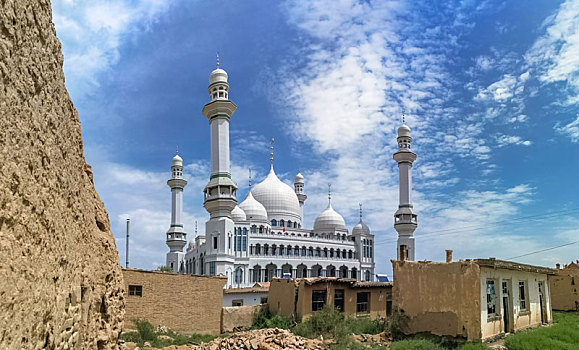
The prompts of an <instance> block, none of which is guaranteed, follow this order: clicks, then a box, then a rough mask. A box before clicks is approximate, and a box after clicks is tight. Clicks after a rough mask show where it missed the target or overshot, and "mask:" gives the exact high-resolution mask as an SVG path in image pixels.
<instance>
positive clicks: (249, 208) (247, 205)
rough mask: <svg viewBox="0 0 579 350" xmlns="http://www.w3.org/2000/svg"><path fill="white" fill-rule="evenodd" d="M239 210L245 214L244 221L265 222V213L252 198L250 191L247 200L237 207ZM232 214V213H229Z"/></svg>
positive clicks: (262, 207)
mask: <svg viewBox="0 0 579 350" xmlns="http://www.w3.org/2000/svg"><path fill="white" fill-rule="evenodd" d="M239 208H241V210H243V211H244V212H245V220H252V221H267V211H266V210H265V208H264V206H263V205H262V204H261V203H259V202H258V201H256V200H255V198H253V195H252V194H251V191H250V192H249V193H248V194H247V198H245V200H244V201H243V202H241V204H240V205H239ZM231 213H232V214H233V211H232V212H231Z"/></svg>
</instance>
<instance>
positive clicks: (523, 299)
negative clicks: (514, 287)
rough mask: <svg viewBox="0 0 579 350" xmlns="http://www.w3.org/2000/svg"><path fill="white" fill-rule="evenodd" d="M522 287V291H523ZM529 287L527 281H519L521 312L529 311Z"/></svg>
mask: <svg viewBox="0 0 579 350" xmlns="http://www.w3.org/2000/svg"><path fill="white" fill-rule="evenodd" d="M521 287H522V288H523V289H522V293H521ZM528 296H529V288H528V284H527V281H519V308H520V312H527V311H529V302H528V301H529V298H528Z"/></svg>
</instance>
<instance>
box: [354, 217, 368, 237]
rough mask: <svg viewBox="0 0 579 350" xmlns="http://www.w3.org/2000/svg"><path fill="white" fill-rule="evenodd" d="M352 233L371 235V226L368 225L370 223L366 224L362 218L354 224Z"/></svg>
mask: <svg viewBox="0 0 579 350" xmlns="http://www.w3.org/2000/svg"><path fill="white" fill-rule="evenodd" d="M352 234H353V235H369V234H370V228H369V227H368V225H366V224H365V223H364V222H363V221H362V219H360V222H359V223H358V224H357V225H356V226H354V228H353V229H352Z"/></svg>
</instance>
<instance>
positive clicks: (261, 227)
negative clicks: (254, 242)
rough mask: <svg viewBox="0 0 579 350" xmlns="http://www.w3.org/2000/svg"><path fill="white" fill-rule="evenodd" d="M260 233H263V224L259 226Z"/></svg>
mask: <svg viewBox="0 0 579 350" xmlns="http://www.w3.org/2000/svg"><path fill="white" fill-rule="evenodd" d="M259 233H263V225H261V226H259Z"/></svg>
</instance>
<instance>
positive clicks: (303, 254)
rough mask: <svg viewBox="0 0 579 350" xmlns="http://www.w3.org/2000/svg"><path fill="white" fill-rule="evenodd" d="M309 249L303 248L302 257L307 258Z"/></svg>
mask: <svg viewBox="0 0 579 350" xmlns="http://www.w3.org/2000/svg"><path fill="white" fill-rule="evenodd" d="M307 251H308V249H307V248H306V246H302V254H301V255H302V256H306V254H307Z"/></svg>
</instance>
